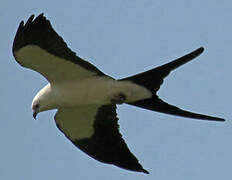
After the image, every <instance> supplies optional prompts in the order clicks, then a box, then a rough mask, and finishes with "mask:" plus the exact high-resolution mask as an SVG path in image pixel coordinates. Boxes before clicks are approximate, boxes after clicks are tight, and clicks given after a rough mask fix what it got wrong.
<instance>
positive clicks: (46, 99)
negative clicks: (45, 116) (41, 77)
mask: <svg viewBox="0 0 232 180" xmlns="http://www.w3.org/2000/svg"><path fill="white" fill-rule="evenodd" d="M52 97H53V96H52V93H51V87H50V84H48V85H46V86H45V87H44V88H43V89H41V90H40V91H39V92H38V93H37V94H36V96H35V97H34V99H33V101H32V104H31V109H32V112H33V117H34V118H35V119H36V115H37V114H38V113H39V112H42V111H47V110H50V109H54V108H55V107H54V104H53V103H52V102H53V101H52V99H53V98H52Z"/></svg>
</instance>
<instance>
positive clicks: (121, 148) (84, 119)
mask: <svg viewBox="0 0 232 180" xmlns="http://www.w3.org/2000/svg"><path fill="white" fill-rule="evenodd" d="M55 121H56V124H57V127H58V128H59V129H60V130H61V131H62V132H63V133H64V134H65V136H66V137H67V138H68V139H69V140H70V141H71V142H72V143H73V144H74V145H75V146H77V147H78V148H80V149H81V150H82V151H83V152H85V153H86V154H88V155H89V156H91V157H93V158H94V159H96V160H98V161H101V162H104V163H108V164H114V165H116V166H118V167H121V168H124V169H127V170H132V171H138V172H144V173H148V171H146V170H145V169H143V167H142V166H141V165H140V164H139V162H138V160H137V158H136V157H135V156H134V155H133V154H132V153H131V152H130V150H129V149H128V147H127V145H126V143H125V141H124V140H123V138H122V135H121V134H120V132H119V125H118V118H117V113H116V105H103V106H100V105H98V106H97V105H92V106H88V107H83V108H82V107H81V108H75V109H74V108H70V109H59V110H58V112H57V113H56V116H55Z"/></svg>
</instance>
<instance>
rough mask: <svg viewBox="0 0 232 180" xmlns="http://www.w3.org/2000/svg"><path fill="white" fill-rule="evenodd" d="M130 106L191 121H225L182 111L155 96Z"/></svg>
mask: <svg viewBox="0 0 232 180" xmlns="http://www.w3.org/2000/svg"><path fill="white" fill-rule="evenodd" d="M130 105H133V106H138V107H141V108H144V109H148V110H152V111H157V112H161V113H166V114H171V115H176V116H182V117H188V118H193V119H203V120H212V121H225V120H224V119H222V118H219V117H213V116H207V115H203V114H197V113H193V112H189V111H185V110H182V109H180V108H178V107H176V106H173V105H170V104H168V103H166V102H164V101H162V100H161V99H160V98H159V97H158V96H156V95H154V96H153V97H152V98H149V99H144V100H140V101H136V102H133V103H130Z"/></svg>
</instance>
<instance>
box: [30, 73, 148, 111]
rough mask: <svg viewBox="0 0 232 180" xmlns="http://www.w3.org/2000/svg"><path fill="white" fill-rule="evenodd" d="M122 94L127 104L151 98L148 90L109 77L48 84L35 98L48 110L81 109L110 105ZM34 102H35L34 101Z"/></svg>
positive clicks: (91, 77) (93, 77) (92, 77)
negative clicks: (89, 106)
mask: <svg viewBox="0 0 232 180" xmlns="http://www.w3.org/2000/svg"><path fill="white" fill-rule="evenodd" d="M119 93H122V94H124V95H125V96H126V101H125V102H133V101H137V100H141V99H146V98H149V97H151V95H152V94H151V92H150V91H148V90H147V89H146V88H144V87H142V86H139V85H137V84H134V83H132V82H129V81H117V80H114V79H112V78H109V77H107V76H90V77H87V78H83V79H79V80H76V81H75V80H72V81H65V82H59V83H55V84H50V83H49V84H48V85H46V86H45V87H44V88H43V89H41V90H40V91H39V93H38V94H37V95H36V96H35V98H34V100H36V99H41V100H43V101H44V102H47V108H46V109H54V108H62V107H64V108H66V107H80V106H86V105H94V104H96V105H97V104H99V105H103V104H110V103H111V99H112V98H113V97H114V96H115V95H117V94H119ZM34 100H33V101H34Z"/></svg>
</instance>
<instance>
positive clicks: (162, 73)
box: [120, 47, 204, 93]
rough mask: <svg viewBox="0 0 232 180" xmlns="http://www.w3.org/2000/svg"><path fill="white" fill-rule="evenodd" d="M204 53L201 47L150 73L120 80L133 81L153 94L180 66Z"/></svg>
mask: <svg viewBox="0 0 232 180" xmlns="http://www.w3.org/2000/svg"><path fill="white" fill-rule="evenodd" d="M203 51H204V48H203V47H201V48H199V49H197V50H195V51H193V52H191V53H189V54H187V55H185V56H183V57H181V58H178V59H176V60H173V61H171V62H169V63H167V64H164V65H162V66H159V67H157V68H154V69H151V70H149V71H146V72H143V73H140V74H136V75H134V76H130V77H127V78H124V79H120V80H128V81H132V82H134V83H136V84H139V85H141V86H144V87H145V88H147V89H149V90H150V91H151V92H154V93H156V92H157V91H158V90H159V88H160V86H161V84H162V83H163V80H164V78H165V77H166V76H167V75H168V74H169V73H170V72H171V71H172V70H174V69H176V68H178V67H179V66H181V65H183V64H185V63H187V62H189V61H191V60H193V59H194V58H196V57H197V56H199V55H200V54H201V53H202V52H203Z"/></svg>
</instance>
